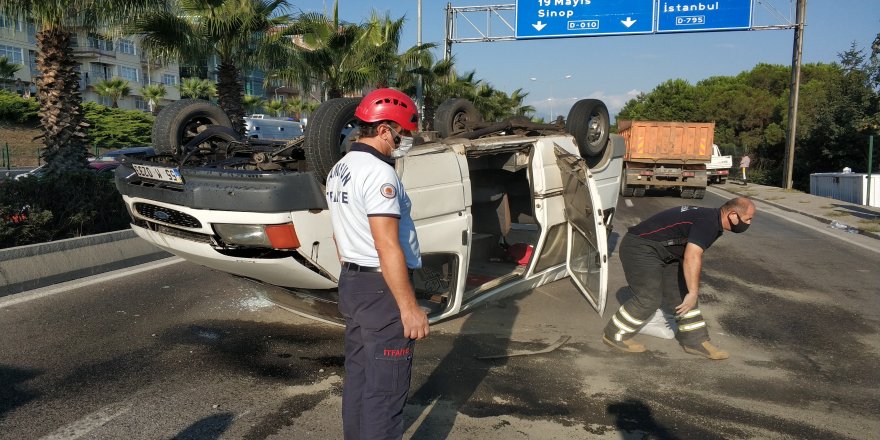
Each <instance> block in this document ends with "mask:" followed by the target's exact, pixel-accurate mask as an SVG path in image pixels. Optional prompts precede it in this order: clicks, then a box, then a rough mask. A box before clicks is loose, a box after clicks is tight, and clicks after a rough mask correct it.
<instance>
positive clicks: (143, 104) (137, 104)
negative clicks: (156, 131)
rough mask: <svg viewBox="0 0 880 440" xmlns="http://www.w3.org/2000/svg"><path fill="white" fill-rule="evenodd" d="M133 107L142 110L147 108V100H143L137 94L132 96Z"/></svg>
mask: <svg viewBox="0 0 880 440" xmlns="http://www.w3.org/2000/svg"><path fill="white" fill-rule="evenodd" d="M134 108H136V109H138V110H142V111H147V110H149V109H148V108H147V101H144V99H143V98H141V97H139V96H135V97H134Z"/></svg>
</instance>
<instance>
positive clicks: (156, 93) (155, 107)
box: [141, 83, 167, 115]
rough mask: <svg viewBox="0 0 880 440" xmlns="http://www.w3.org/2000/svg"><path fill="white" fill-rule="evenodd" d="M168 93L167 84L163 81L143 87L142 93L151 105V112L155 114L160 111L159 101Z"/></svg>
mask: <svg viewBox="0 0 880 440" xmlns="http://www.w3.org/2000/svg"><path fill="white" fill-rule="evenodd" d="M166 93H167V91H166V90H165V84H161V83H160V84H151V85H148V86H144V87H141V95H142V96H143V97H144V99H146V100H147V104H148V105H149V106H150V113H152V114H154V115H155V114H156V113H158V112H159V103H160V102H162V98H164V97H165V94H166Z"/></svg>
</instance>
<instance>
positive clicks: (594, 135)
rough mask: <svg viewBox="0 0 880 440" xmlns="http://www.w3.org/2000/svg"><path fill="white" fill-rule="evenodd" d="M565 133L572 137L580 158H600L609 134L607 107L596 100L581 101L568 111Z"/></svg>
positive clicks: (609, 120)
mask: <svg viewBox="0 0 880 440" xmlns="http://www.w3.org/2000/svg"><path fill="white" fill-rule="evenodd" d="M565 131H566V132H567V133H568V134H570V135H572V136H574V139H575V141H576V142H577V145H578V150H580V153H581V156H582V157H597V156H602V155H603V154H605V149H606V148H608V136H609V135H610V132H611V119H610V118H609V116H608V107H606V106H605V103H604V102H602V101H600V100H598V99H581V100H580V101H578V102H576V103H574V105H573V106H572V107H571V110H569V112H568V119H566V120H565Z"/></svg>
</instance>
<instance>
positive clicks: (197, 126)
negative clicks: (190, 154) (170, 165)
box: [151, 99, 232, 154]
mask: <svg viewBox="0 0 880 440" xmlns="http://www.w3.org/2000/svg"><path fill="white" fill-rule="evenodd" d="M212 125H219V126H222V127H226V128H232V121H230V120H229V116H227V115H226V113H225V112H224V111H223V109H221V108H220V107H219V106H217V105H216V104H213V103H210V102H208V101H203V100H201V99H181V100H180V101H177V102H174V103H171V104H170V105H168V106H166V107H165V108H163V109H162V110H161V111H160V112H159V114H158V115H156V121H155V122H154V123H153V130H152V132H151V139H152V141H153V148H155V149H156V152H158V153H160V154H161V153H168V154H180V153H182V152H183V148H182V147H183V146H184V145H186V144H188V143H189V142H190V141H192V140H193V139H194V138H195V137H196V136H198V135H199V134H200V133H201V132H203V131H204V130H205V129H206V128H208V127H210V126H212Z"/></svg>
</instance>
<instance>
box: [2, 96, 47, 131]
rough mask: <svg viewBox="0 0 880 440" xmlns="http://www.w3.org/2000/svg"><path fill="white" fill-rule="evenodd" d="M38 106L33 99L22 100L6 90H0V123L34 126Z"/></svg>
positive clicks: (37, 118)
mask: <svg viewBox="0 0 880 440" xmlns="http://www.w3.org/2000/svg"><path fill="white" fill-rule="evenodd" d="M39 110H40V104H38V103H37V100H36V99H34V98H22V97H21V96H18V95H16V94H15V93H12V92H10V91H8V90H4V89H0V122H6V123H10V124H36V123H37V122H38V121H39V117H38V116H37V112H38V111H39Z"/></svg>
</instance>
